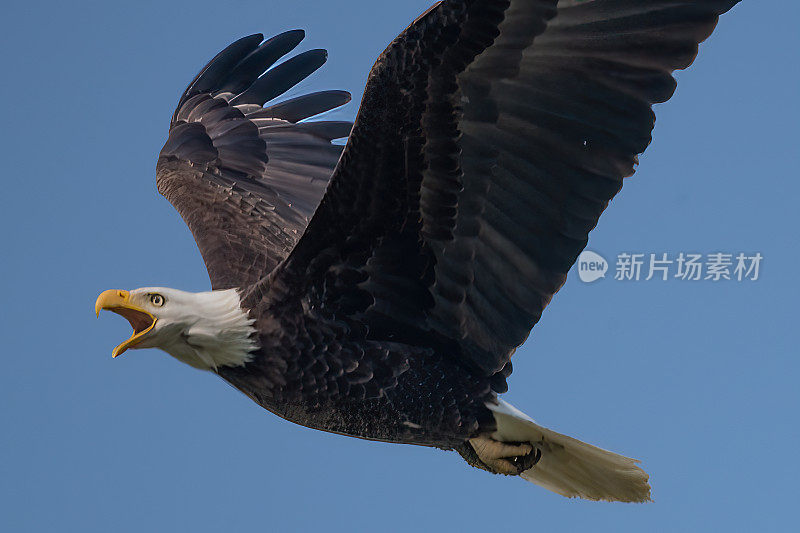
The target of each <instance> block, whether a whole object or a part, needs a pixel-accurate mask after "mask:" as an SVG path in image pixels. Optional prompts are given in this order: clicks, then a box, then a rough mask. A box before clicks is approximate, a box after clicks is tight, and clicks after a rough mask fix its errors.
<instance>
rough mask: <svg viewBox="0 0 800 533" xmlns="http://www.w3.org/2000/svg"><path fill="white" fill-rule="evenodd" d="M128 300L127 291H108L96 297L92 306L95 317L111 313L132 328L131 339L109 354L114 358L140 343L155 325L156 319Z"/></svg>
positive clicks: (129, 298) (129, 295)
mask: <svg viewBox="0 0 800 533" xmlns="http://www.w3.org/2000/svg"><path fill="white" fill-rule="evenodd" d="M130 300H131V293H129V292H128V291H121V290H110V291H105V292H104V293H103V294H101V295H100V296H98V297H97V302H95V304H94V311H95V313H97V316H100V311H103V310H106V311H111V312H114V313H117V314H118V315H121V316H123V317H125V318H126V319H127V320H128V322H130V323H131V327H133V335H132V336H131V338H130V339H128V340H126V341H125V342H123V343H122V344H120V345H119V346H117V347H116V348H114V351H113V352H112V353H111V356H112V357H115V358H116V357H118V356H120V355H122V354H123V353H125V350H127V349H128V348H133V347H134V346H136V345H137V344H139V343H140V342H142V339H143V338H144V336H145V335H147V334H148V333H149V332H150V330H152V329H153V328H154V327H155V325H156V317H154V316H153V315H151V314H150V313H148V312H147V311H145V310H144V309H141V308H139V307H136V306H135V305H133V304H132V303H131V301H130Z"/></svg>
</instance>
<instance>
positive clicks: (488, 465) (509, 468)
mask: <svg viewBox="0 0 800 533" xmlns="http://www.w3.org/2000/svg"><path fill="white" fill-rule="evenodd" d="M466 444H467V446H465V448H471V451H472V452H473V453H472V454H470V453H466V454H465V453H464V452H465V451H467V452H469V451H470V450H459V453H461V455H462V457H464V459H466V460H467V462H468V463H469V464H470V465H472V466H475V467H477V468H482V469H483V470H488V471H489V472H493V473H495V474H503V475H506V476H518V475H520V474H521V473H523V472H524V471H526V470H529V469H530V468H533V466H535V465H536V463H538V462H539V459H541V457H542V452H541V450H539V449H538V448H535V447H533V446H531V445H530V444H527V443H521V442H520V443H515V442H500V441H497V440H494V439H492V438H491V437H487V436H480V437H476V438H474V439H469V441H468V442H467V443H466ZM473 455H474V456H473ZM476 463H478V464H476Z"/></svg>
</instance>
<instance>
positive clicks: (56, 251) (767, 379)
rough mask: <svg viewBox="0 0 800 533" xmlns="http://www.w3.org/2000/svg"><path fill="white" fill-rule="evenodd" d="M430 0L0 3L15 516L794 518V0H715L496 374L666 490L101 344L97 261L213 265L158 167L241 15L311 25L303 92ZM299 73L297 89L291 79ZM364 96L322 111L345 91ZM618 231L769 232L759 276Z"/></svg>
mask: <svg viewBox="0 0 800 533" xmlns="http://www.w3.org/2000/svg"><path fill="white" fill-rule="evenodd" d="M430 3H432V2H431V0H404V1H402V2H376V1H374V0H372V1H368V0H340V1H338V2H322V1H317V0H291V1H288V0H286V1H284V0H282V1H276V0H261V1H253V0H229V1H224V2H220V1H213V2H212V1H207V0H193V1H159V2H151V1H143V0H142V1H138V2H109V1H102V2H100V1H97V2H85V1H84V2H82V1H76V2H42V1H39V0H28V1H26V2H9V3H6V4H5V5H4V7H3V14H2V17H1V18H0V42H2V50H3V59H2V64H3V66H2V74H0V76H2V83H0V107H1V108H2V128H0V144H1V145H2V147H3V150H2V153H3V165H2V170H0V177H1V178H2V191H3V192H2V194H1V195H0V202H2V209H0V224H1V226H0V227H2V233H0V254H2V255H0V274H1V275H2V277H0V279H2V280H3V281H2V305H0V335H1V337H0V338H1V339H2V348H0V352H1V353H2V370H0V406H1V407H0V530H3V531H9V532H11V531H14V532H17V531H81V532H94V531H104V532H105V531H115V532H128V531H131V532H134V531H137V532H138V531H192V532H206V531H238V530H247V531H295V530H297V531H317V530H322V529H324V530H328V531H354V530H355V531H378V530H382V531H410V530H414V531H434V530H439V531H448V530H459V531H483V532H486V531H495V530H497V531H537V530H538V531H551V532H560V531H566V532H574V531H593V532H604V531H609V532H621V531H636V532H642V531H648V532H651V531H652V532H658V531H786V530H789V529H791V528H793V527H795V526H796V505H797V504H796V501H797V497H798V488H797V487H798V482H797V479H798V476H800V468H798V466H799V465H800V460H799V459H798V451H797V446H798V443H800V432H799V431H798V428H797V408H798V400H800V394H798V391H797V383H798V373H799V372H798V370H800V363H799V362H798V355H799V354H798V349H797V342H796V339H795V337H796V335H797V331H798V325H797V318H798V313H797V299H798V282H797V276H798V266H799V265H800V251H798V230H797V201H798V197H800V185H798V183H799V181H800V180H798V167H799V166H800V157H799V156H798V148H797V139H798V136H797V123H798V118H800V113H798V102H797V97H798V95H799V94H800V78H799V77H798V76H799V74H798V68H797V66H796V65H797V64H798V57H797V55H798V49H800V46H798V45H800V37H798V32H797V20H798V18H800V7H798V4H797V3H796V2H788V1H781V2H776V1H772V2H769V1H763V0H762V1H756V0H745V1H744V2H743V4H742V5H740V6H738V7H737V8H735V9H734V11H733V12H731V13H730V14H728V15H727V16H725V17H723V19H722V21H721V23H720V25H719V27H718V29H717V31H716V33H715V34H714V36H713V37H712V38H711V39H710V41H708V42H707V43H706V44H705V45H703V46H702V47H701V51H700V52H701V53H700V57H699V59H698V61H697V62H696V63H695V65H694V67H693V68H692V69H691V70H690V71H687V72H685V73H681V74H680V75H679V81H680V85H679V88H678V93H677V95H676V96H675V98H673V100H672V101H671V102H669V103H668V104H665V105H662V106H659V108H658V109H657V113H658V115H659V120H658V125H657V128H656V131H655V142H654V144H653V146H652V147H651V149H650V150H649V151H648V153H647V154H646V156H644V157H643V158H642V161H641V165H640V167H639V173H638V174H637V175H636V176H635V177H634V178H632V179H631V180H630V181H629V182H628V184H627V185H626V187H625V189H624V190H623V192H622V194H621V195H620V196H619V197H618V198H617V199H616V200H615V201H614V202H613V204H612V205H611V207H610V208H609V210H608V211H607V213H606V214H605V216H604V217H603V219H602V220H601V223H600V226H599V228H598V229H597V230H596V231H595V232H594V233H593V235H592V238H591V241H590V248H591V249H592V250H594V251H596V252H598V253H600V254H601V255H603V256H604V257H606V258H607V259H608V260H609V262H610V263H611V265H610V269H611V271H610V272H609V274H608V275H607V277H606V279H602V280H599V281H597V282H596V283H594V284H583V283H582V282H581V281H580V280H579V279H578V276H577V275H576V272H573V273H572V274H571V278H570V280H569V282H568V283H567V285H566V287H565V288H564V290H563V291H562V292H561V293H560V294H559V295H557V297H556V298H555V300H554V302H553V304H552V306H551V307H550V308H549V309H548V310H547V312H546V313H545V316H544V318H543V320H542V321H541V323H540V324H539V325H538V326H537V327H536V328H535V329H534V332H533V334H532V336H531V338H530V339H529V342H528V343H527V344H526V345H525V346H524V347H523V348H522V349H520V350H519V351H518V352H517V354H516V356H515V365H514V366H515V373H514V375H513V377H512V378H511V380H510V385H511V391H510V393H509V394H508V395H507V396H506V398H507V399H508V400H509V401H511V402H512V403H514V404H515V405H517V406H518V407H520V408H521V409H522V410H524V411H526V412H528V413H529V414H531V415H532V416H534V417H535V418H537V419H538V420H539V421H540V422H541V423H543V424H545V425H548V426H550V427H553V428H554V429H557V430H560V431H562V432H566V433H569V434H572V435H575V436H577V437H580V438H582V439H584V440H587V441H590V442H592V443H595V444H598V445H600V446H603V447H606V448H608V449H611V450H614V451H617V452H620V453H624V454H628V455H631V456H634V457H638V458H641V459H642V460H643V466H644V468H645V469H646V470H647V471H648V472H649V473H650V474H651V481H652V485H653V496H654V498H655V503H652V504H649V505H642V506H631V505H620V504H616V505H614V504H598V503H590V502H581V501H569V500H565V499H562V498H561V497H559V496H556V495H554V494H551V493H549V492H546V491H544V490H542V489H539V488H538V487H536V486H533V485H529V484H526V483H524V482H523V481H521V480H518V479H509V478H502V477H495V476H491V475H489V474H486V473H485V472H481V471H478V470H474V469H471V468H469V467H467V465H466V464H465V463H464V462H463V461H462V460H461V459H460V458H459V457H458V456H457V455H455V454H452V453H445V452H442V451H438V450H432V449H426V448H417V447H411V446H397V445H388V444H380V443H370V442H363V441H359V440H355V439H349V438H345V437H340V436H334V435H327V434H324V433H320V432H316V431H312V430H308V429H305V428H302V427H299V426H295V425H292V424H290V423H288V422H284V421H282V420H280V419H278V418H276V417H275V416H273V415H271V414H269V413H267V412H266V411H262V410H261V409H260V408H259V407H257V406H256V405H255V404H253V403H252V402H250V400H248V399H247V398H245V397H244V396H242V395H241V394H239V393H237V392H235V391H234V390H233V389H232V388H231V387H228V386H226V385H225V384H224V382H222V381H221V380H220V379H219V378H216V377H214V376H213V375H211V374H204V373H201V372H199V371H195V370H193V369H191V368H189V367H186V366H183V365H181V364H180V363H178V362H177V361H174V360H172V359H171V358H170V357H169V356H167V355H166V354H163V353H161V352H157V351H139V352H128V353H127V354H125V355H124V356H123V357H121V358H119V359H118V360H112V359H111V356H110V352H111V349H112V348H113V346H114V345H116V344H118V343H119V342H121V340H123V339H125V338H127V337H128V335H129V333H130V331H129V326H128V324H127V323H126V322H125V321H124V320H122V319H121V318H120V317H116V316H114V315H103V316H102V317H101V320H99V321H98V320H97V319H96V318H95V317H94V315H93V310H92V307H93V303H94V300H95V297H96V296H97V294H98V293H99V292H100V291H102V290H104V289H107V288H136V287H140V286H151V285H157V286H169V287H175V288H180V289H185V290H194V291H199V290H206V289H207V288H208V287H209V283H208V278H207V275H206V272H205V269H204V267H203V263H202V261H201V258H200V255H199V253H198V252H197V249H196V247H195V244H194V241H193V239H192V237H191V235H190V233H189V231H188V230H187V229H186V227H185V226H184V224H183V222H182V221H181V220H180V218H179V216H178V214H177V213H176V212H175V211H174V210H173V209H172V207H171V206H170V205H169V204H168V203H167V202H166V201H165V200H164V199H163V198H161V197H160V196H158V194H157V192H156V190H155V179H154V177H155V176H154V168H155V160H156V155H157V153H158V150H159V149H160V148H161V145H162V144H163V142H164V139H165V136H166V132H167V127H168V122H169V117H170V114H171V113H172V110H173V108H174V105H175V104H176V101H177V98H178V96H179V94H180V92H181V91H182V90H183V88H184V87H185V85H186V84H187V82H189V80H191V78H192V77H193V76H194V74H195V73H196V71H197V69H199V68H200V67H201V66H202V65H203V64H204V63H205V62H206V61H207V60H208V59H209V58H210V57H212V56H213V55H214V54H215V53H216V52H217V51H218V50H220V49H221V48H222V47H224V46H225V45H227V44H228V43H229V42H230V41H232V40H234V39H236V38H238V37H240V36H243V35H246V34H249V33H255V32H263V33H264V34H274V33H278V32H281V31H284V30H287V29H291V28H298V27H299V28H305V29H306V30H307V31H308V39H307V41H306V42H305V43H303V45H302V48H301V50H304V49H308V48H316V47H324V48H327V49H328V50H330V53H331V54H330V61H329V63H328V65H327V66H326V67H325V68H324V70H323V71H321V72H320V73H318V74H316V75H314V76H313V77H312V78H311V79H309V80H307V81H306V82H305V83H304V84H303V86H302V89H303V90H306V91H311V90H318V89H324V88H330V89H348V90H350V91H351V92H353V94H354V95H355V96H356V102H357V101H358V98H359V97H360V95H361V92H362V90H363V85H364V82H365V79H366V75H367V72H368V70H369V68H370V66H371V65H372V62H373V61H374V59H375V57H377V55H378V54H379V52H380V51H381V50H382V49H383V48H384V47H385V45H386V44H388V43H389V41H390V40H391V39H393V38H394V36H395V35H396V34H397V33H399V32H400V31H401V30H402V29H403V28H404V27H405V26H406V25H407V24H408V23H409V22H410V21H411V20H413V18H414V17H415V16H416V15H417V14H419V13H420V12H421V11H422V10H423V9H425V8H426V7H428V5H429V4H430ZM297 92H298V91H295V92H294V94H297ZM356 109H357V103H353V104H350V105H349V106H347V107H346V108H345V109H344V110H342V111H339V112H336V113H334V114H333V115H332V116H333V117H335V118H348V119H349V118H352V117H353V116H354V115H355V112H356ZM622 252H634V253H644V254H650V253H656V254H659V255H660V254H662V253H668V254H670V255H671V256H674V255H676V254H678V253H680V252H698V253H702V254H709V253H715V252H725V253H732V254H736V253H739V252H746V253H748V254H753V253H756V252H759V253H761V254H762V255H763V257H764V261H763V264H762V269H761V272H760V279H759V280H758V281H755V282H753V281H743V282H738V281H727V282H719V283H713V282H711V281H697V282H690V281H681V280H675V279H672V280H670V281H666V282H664V281H659V280H651V281H649V282H647V281H638V282H637V281H628V282H622V281H615V280H614V279H613V273H614V269H615V264H614V263H615V262H616V257H617V255H618V254H619V253H622Z"/></svg>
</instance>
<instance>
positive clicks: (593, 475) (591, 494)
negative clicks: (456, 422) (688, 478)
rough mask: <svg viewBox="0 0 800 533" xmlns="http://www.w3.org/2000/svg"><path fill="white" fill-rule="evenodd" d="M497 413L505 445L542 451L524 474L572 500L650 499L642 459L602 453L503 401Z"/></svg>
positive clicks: (498, 403) (498, 436) (499, 435)
mask: <svg viewBox="0 0 800 533" xmlns="http://www.w3.org/2000/svg"><path fill="white" fill-rule="evenodd" d="M486 406H487V407H488V408H489V409H490V410H491V411H493V413H494V417H495V420H496V421H497V431H496V432H495V433H494V434H493V435H492V438H493V439H495V440H498V441H500V442H529V443H531V444H532V445H534V446H536V447H537V448H539V449H541V451H542V458H541V459H540V460H539V462H538V464H537V465H536V466H534V467H533V468H531V469H530V470H526V471H525V472H523V473H522V474H521V476H522V477H523V478H524V479H526V480H528V481H530V482H532V483H536V484H537V485H539V486H541V487H544V488H546V489H547V490H551V491H553V492H555V493H557V494H561V495H562V496H566V497H567V498H575V497H579V498H585V499H587V500H606V501H621V502H647V501H651V500H650V485H649V484H648V483H647V480H648V475H647V473H645V471H644V470H642V469H641V468H639V467H638V466H636V465H637V464H638V463H639V461H637V460H635V459H630V458H628V457H623V456H622V455H617V454H616V453H612V452H609V451H606V450H602V449H600V448H598V447H596V446H592V445H591V444H586V443H585V442H581V441H579V440H577V439H573V438H572V437H567V436H566V435H561V434H560V433H556V432H555V431H551V430H549V429H547V428H544V427H542V426H539V425H538V424H536V422H534V421H533V420H532V419H531V418H530V417H528V416H527V415H526V414H525V413H522V412H521V411H519V410H518V409H516V408H515V407H514V406H512V405H511V404H509V403H507V402H504V401H503V400H500V399H499V398H498V399H497V400H496V403H495V402H489V403H487V404H486Z"/></svg>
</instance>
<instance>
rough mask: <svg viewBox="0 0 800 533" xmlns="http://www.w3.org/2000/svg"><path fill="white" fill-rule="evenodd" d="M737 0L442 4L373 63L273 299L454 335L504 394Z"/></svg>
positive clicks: (428, 339)
mask: <svg viewBox="0 0 800 533" xmlns="http://www.w3.org/2000/svg"><path fill="white" fill-rule="evenodd" d="M736 3H737V0H594V1H592V0H588V1H579V0H571V1H563V0H562V1H561V2H557V1H556V0H510V1H509V0H445V1H444V2H440V3H438V4H437V5H435V6H434V7H432V8H431V9H430V10H429V11H427V12H426V13H425V14H423V15H422V16H421V17H420V18H419V19H418V20H417V21H416V22H414V23H413V24H412V25H411V26H410V27H409V28H408V29H407V30H406V31H405V32H403V33H402V34H401V35H400V36H399V37H398V38H397V39H396V40H395V41H394V42H393V43H392V44H391V45H390V46H389V47H388V49H387V50H386V51H385V52H384V53H383V54H382V55H381V57H380V58H379V60H378V62H377V63H376V65H375V67H374V68H373V70H372V72H371V74H370V77H369V80H368V83H367V87H366V92H365V94H364V98H363V102H362V105H361V108H360V110H359V113H358V117H357V119H356V122H355V126H354V128H353V131H352V133H351V135H350V137H349V140H348V143H347V146H346V148H345V151H344V153H343V155H342V158H341V159H340V161H339V163H338V166H337V168H336V170H335V171H334V175H333V178H332V181H331V184H330V186H329V188H328V190H327V192H326V194H325V196H324V198H323V200H322V202H321V204H320V206H319V208H318V209H317V211H316V212H315V214H314V216H313V218H312V220H311V222H310V224H309V226H308V228H307V230H306V232H305V234H304V235H303V237H302V238H301V240H300V241H299V242H298V244H297V246H296V247H295V249H294V250H293V251H292V253H291V255H290V256H289V257H288V258H287V259H286V261H284V263H283V264H282V265H280V266H279V267H278V268H277V269H276V270H275V272H273V274H272V275H271V276H270V279H269V284H268V289H267V288H265V287H262V288H261V289H262V292H263V291H266V293H265V295H267V296H268V297H271V298H273V299H283V300H286V301H289V300H292V301H295V303H302V305H303V309H306V310H312V311H313V312H317V313H323V314H327V315H329V316H333V317H349V318H351V319H353V320H358V321H361V322H362V323H363V324H365V325H366V326H367V327H368V330H369V335H370V337H371V338H374V339H387V340H396V341H401V342H409V343H412V344H413V343H420V342H425V343H443V344H445V345H446V348H447V349H448V350H451V352H450V353H451V354H453V355H455V356H456V357H460V358H461V359H462V360H463V361H464V362H465V363H467V364H469V365H470V366H471V367H472V368H474V369H476V370H477V371H479V372H482V373H483V374H485V375H487V376H495V378H496V379H495V382H496V385H495V387H496V390H501V391H502V389H503V388H504V386H505V379H504V378H505V377H506V376H507V375H508V374H510V372H511V365H510V358H511V355H512V353H513V351H514V350H515V348H516V347H518V346H519V345H521V344H522V343H523V342H524V341H525V339H526V338H527V336H528V335H529V333H530V330H531V328H532V327H533V326H534V325H535V324H536V323H537V321H538V320H539V318H540V316H541V313H542V311H543V309H544V308H545V306H546V305H547V304H548V303H549V302H550V300H551V298H552V297H553V295H554V294H555V293H556V292H557V291H558V290H559V289H560V287H561V286H562V285H563V284H564V282H565V280H566V276H567V272H568V270H569V269H570V267H571V265H573V263H574V262H575V260H576V258H577V256H578V255H579V254H580V252H581V251H582V250H583V249H584V247H585V246H586V244H587V237H588V234H589V232H590V231H591V230H592V229H593V228H594V227H595V225H596V224H597V222H598V218H599V217H600V215H601V213H602V212H603V211H604V210H605V208H606V206H607V205H608V203H609V201H610V200H611V199H612V198H613V197H614V196H615V195H616V194H617V193H618V192H619V191H620V189H621V187H622V182H623V178H625V177H627V176H630V175H632V174H633V173H634V169H635V165H636V163H637V155H638V154H640V153H642V152H643V151H644V150H645V148H646V147H647V146H648V144H649V143H650V141H651V131H652V129H653V126H654V120H655V116H654V114H653V111H652V109H651V108H652V105H653V104H655V103H659V102H664V101H666V100H668V99H669V98H670V97H671V96H672V94H673V92H674V90H675V86H676V84H675V81H674V79H673V77H672V75H671V73H672V72H673V71H674V70H676V69H683V68H686V67H688V66H689V65H690V64H691V63H692V62H693V60H694V58H695V56H696V54H697V49H698V43H700V42H701V41H703V40H704V39H706V38H707V37H708V36H709V35H710V34H711V32H712V31H713V29H714V27H715V25H716V23H717V21H718V17H719V15H720V14H722V13H724V12H726V11H727V10H729V9H730V8H731V7H733V6H734V5H735V4H736ZM298 300H301V302H298ZM306 312H311V311H306ZM500 378H503V379H500Z"/></svg>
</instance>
